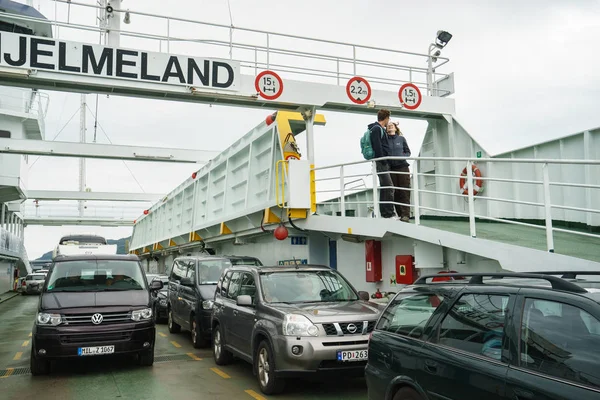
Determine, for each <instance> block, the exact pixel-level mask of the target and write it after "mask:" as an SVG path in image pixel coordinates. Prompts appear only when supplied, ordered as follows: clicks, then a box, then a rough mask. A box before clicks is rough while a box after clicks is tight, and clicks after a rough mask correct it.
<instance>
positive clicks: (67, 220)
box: [24, 217, 133, 227]
mask: <svg viewBox="0 0 600 400" xmlns="http://www.w3.org/2000/svg"><path fill="white" fill-rule="evenodd" d="M24 222H25V225H43V226H67V225H83V226H102V227H104V226H109V227H111V226H133V220H131V219H116V218H93V217H92V218H86V217H84V218H79V217H26V218H25V219H24Z"/></svg>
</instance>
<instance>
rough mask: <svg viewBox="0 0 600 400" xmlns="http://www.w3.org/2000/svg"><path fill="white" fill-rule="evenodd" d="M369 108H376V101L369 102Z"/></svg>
mask: <svg viewBox="0 0 600 400" xmlns="http://www.w3.org/2000/svg"><path fill="white" fill-rule="evenodd" d="M367 107H368V108H375V100H369V101H368V102H367Z"/></svg>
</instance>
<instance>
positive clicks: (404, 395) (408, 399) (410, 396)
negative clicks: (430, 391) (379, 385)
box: [393, 387, 423, 400]
mask: <svg viewBox="0 0 600 400" xmlns="http://www.w3.org/2000/svg"><path fill="white" fill-rule="evenodd" d="M393 400H423V398H422V397H421V395H420V394H419V393H417V391H416V390H414V389H412V388H409V387H403V388H401V389H400V390H398V391H397V392H396V394H395V395H394V399H393Z"/></svg>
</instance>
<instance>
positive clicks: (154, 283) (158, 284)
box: [150, 281, 164, 290]
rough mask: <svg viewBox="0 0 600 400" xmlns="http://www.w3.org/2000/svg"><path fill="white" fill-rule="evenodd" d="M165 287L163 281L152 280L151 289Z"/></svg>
mask: <svg viewBox="0 0 600 400" xmlns="http://www.w3.org/2000/svg"><path fill="white" fill-rule="evenodd" d="M163 287H164V285H163V283H162V281H152V282H150V290H160V289H162V288H163Z"/></svg>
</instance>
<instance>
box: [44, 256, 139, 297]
mask: <svg viewBox="0 0 600 400" xmlns="http://www.w3.org/2000/svg"><path fill="white" fill-rule="evenodd" d="M146 288H147V284H146V282H145V280H144V277H143V275H142V271H141V268H140V265H139V263H138V262H137V261H131V260H77V261H62V262H57V263H56V264H55V265H54V268H53V269H52V273H51V275H50V278H49V280H48V288H47V291H48V292H69V291H73V292H77V291H118V290H145V289H146Z"/></svg>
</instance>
